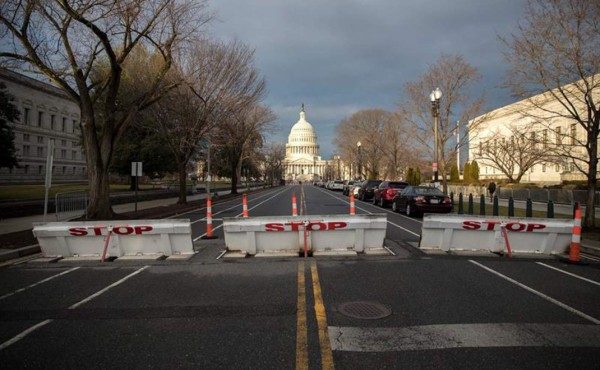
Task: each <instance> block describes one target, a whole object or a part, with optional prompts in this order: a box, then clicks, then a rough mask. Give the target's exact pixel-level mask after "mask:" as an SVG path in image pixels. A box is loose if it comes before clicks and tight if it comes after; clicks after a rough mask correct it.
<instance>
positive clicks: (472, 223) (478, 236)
mask: <svg viewBox="0 0 600 370" xmlns="http://www.w3.org/2000/svg"><path fill="white" fill-rule="evenodd" d="M502 228H504V229H505V230H506V236H507V239H508V243H509V244H510V249H512V252H513V253H540V254H561V253H564V252H565V251H566V249H567V247H568V246H569V243H570V242H571V232H572V229H573V220H568V219H564V220H561V219H546V218H508V217H486V216H470V215H427V216H425V217H423V227H422V231H421V241H420V243H419V247H420V248H421V249H440V250H443V251H446V252H447V251H449V250H451V249H452V250H487V251H490V252H496V253H497V252H504V251H506V250H507V248H506V247H507V246H506V241H505V237H504V236H503V235H502Z"/></svg>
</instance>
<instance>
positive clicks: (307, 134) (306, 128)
mask: <svg viewBox="0 0 600 370" xmlns="http://www.w3.org/2000/svg"><path fill="white" fill-rule="evenodd" d="M318 155H319V144H318V142H317V135H316V134H315V130H314V129H313V126H312V125H311V124H310V123H309V122H308V121H307V120H306V112H305V111H304V104H302V111H301V112H300V119H299V120H298V122H296V123H295V124H294V126H292V130H291V131H290V135H289V136H288V143H287V145H286V156H288V157H290V158H291V157H295V158H298V157H306V158H309V159H310V160H312V159H313V157H314V156H318Z"/></svg>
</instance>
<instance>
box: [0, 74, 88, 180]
mask: <svg viewBox="0 0 600 370" xmlns="http://www.w3.org/2000/svg"><path fill="white" fill-rule="evenodd" d="M0 81H2V82H3V83H4V84H5V85H6V87H7V91H8V93H10V94H11V95H12V96H13V97H14V98H15V100H14V101H13V104H15V105H16V106H17V108H18V109H19V111H20V112H21V115H20V118H19V120H18V121H17V122H11V123H10V124H11V126H12V127H13V131H14V133H15V149H16V152H17V158H18V163H19V167H18V168H13V169H7V168H1V169H0V183H40V182H43V181H44V179H45V174H46V157H47V155H48V147H49V143H50V141H51V140H53V141H54V161H53V171H52V173H53V176H52V179H53V182H79V181H87V166H86V161H85V155H84V151H83V148H82V146H81V128H80V110H79V106H78V105H77V104H76V103H75V102H73V101H72V100H70V99H69V98H68V96H67V95H66V94H65V93H64V92H63V91H62V90H60V89H58V88H56V87H54V86H52V85H50V84H46V83H43V82H40V81H37V80H35V79H32V78H29V77H27V76H24V75H21V74H18V73H15V72H12V71H9V70H7V69H3V68H0Z"/></svg>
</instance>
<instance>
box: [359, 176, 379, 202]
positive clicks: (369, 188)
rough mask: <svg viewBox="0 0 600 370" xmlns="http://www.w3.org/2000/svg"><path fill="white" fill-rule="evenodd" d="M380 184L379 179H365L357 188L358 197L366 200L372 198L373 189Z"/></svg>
mask: <svg viewBox="0 0 600 370" xmlns="http://www.w3.org/2000/svg"><path fill="white" fill-rule="evenodd" d="M379 184H381V180H365V181H363V182H362V184H360V187H359V188H358V199H359V200H362V201H367V200H370V199H372V198H373V194H374V193H375V189H376V188H377V187H378V186H379Z"/></svg>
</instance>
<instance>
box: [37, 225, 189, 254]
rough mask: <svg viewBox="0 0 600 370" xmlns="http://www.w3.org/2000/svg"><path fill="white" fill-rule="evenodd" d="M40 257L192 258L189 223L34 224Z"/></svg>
mask: <svg viewBox="0 0 600 370" xmlns="http://www.w3.org/2000/svg"><path fill="white" fill-rule="evenodd" d="M33 226H34V227H33V234H34V235H35V237H36V238H37V239H38V242H39V243H40V249H41V250H42V254H43V255H44V257H95V256H100V255H101V254H102V252H103V249H104V247H105V238H106V237H107V235H108V234H109V229H110V230H111V235H110V239H109V245H108V248H107V254H106V256H107V257H121V256H152V255H164V256H172V255H185V254H193V253H194V248H193V243H192V230H191V225H190V220H187V219H178V220H135V221H133V220H131V221H129V220H127V221H110V222H107V221H89V222H47V223H34V225H33Z"/></svg>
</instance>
